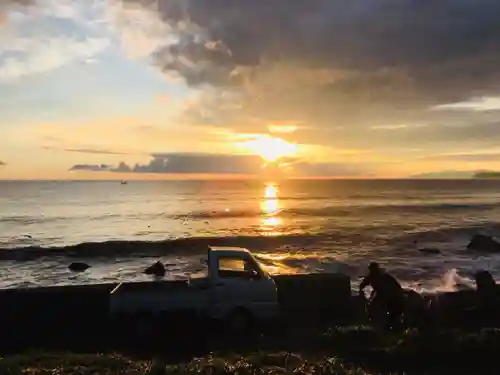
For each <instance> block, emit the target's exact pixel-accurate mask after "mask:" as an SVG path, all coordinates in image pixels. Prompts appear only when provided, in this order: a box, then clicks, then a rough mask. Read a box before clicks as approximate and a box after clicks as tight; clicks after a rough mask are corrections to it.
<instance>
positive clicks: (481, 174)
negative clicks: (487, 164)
mask: <svg viewBox="0 0 500 375" xmlns="http://www.w3.org/2000/svg"><path fill="white" fill-rule="evenodd" d="M473 177H474V178H486V179H500V172H494V171H490V172H477V173H475V174H474V176H473Z"/></svg>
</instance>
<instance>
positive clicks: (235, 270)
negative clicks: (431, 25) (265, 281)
mask: <svg viewBox="0 0 500 375" xmlns="http://www.w3.org/2000/svg"><path fill="white" fill-rule="evenodd" d="M258 274H259V272H258V271H257V269H256V268H255V265H254V264H253V262H251V261H250V260H248V259H236V258H222V257H221V258H219V277H227V278H241V279H251V278H255V276H256V275H258Z"/></svg>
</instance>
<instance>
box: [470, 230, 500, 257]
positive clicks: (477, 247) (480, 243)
mask: <svg viewBox="0 0 500 375" xmlns="http://www.w3.org/2000/svg"><path fill="white" fill-rule="evenodd" d="M467 249H469V250H474V251H481V252H486V253H500V243H498V242H497V241H495V240H494V239H493V237H490V236H485V235H484V234H476V235H474V237H472V239H471V241H470V242H469V244H468V245H467Z"/></svg>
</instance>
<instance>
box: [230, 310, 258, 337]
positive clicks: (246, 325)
mask: <svg viewBox="0 0 500 375" xmlns="http://www.w3.org/2000/svg"><path fill="white" fill-rule="evenodd" d="M254 323H255V319H254V317H253V315H252V314H251V313H250V312H249V311H247V310H245V309H236V310H233V311H232V312H231V313H230V314H229V315H228V316H227V318H226V319H225V324H226V327H227V328H228V330H229V331H230V332H238V333H239V332H247V331H249V330H250V329H252V328H253V326H254Z"/></svg>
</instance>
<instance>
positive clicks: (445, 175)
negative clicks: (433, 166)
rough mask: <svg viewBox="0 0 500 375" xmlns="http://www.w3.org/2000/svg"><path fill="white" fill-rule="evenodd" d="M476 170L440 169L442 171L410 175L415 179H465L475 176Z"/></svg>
mask: <svg viewBox="0 0 500 375" xmlns="http://www.w3.org/2000/svg"><path fill="white" fill-rule="evenodd" d="M474 173H476V172H474V171H440V172H426V173H419V174H416V175H413V176H410V178H413V179H436V180H440V179H457V180H458V179H464V178H471V177H473V176H474Z"/></svg>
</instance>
